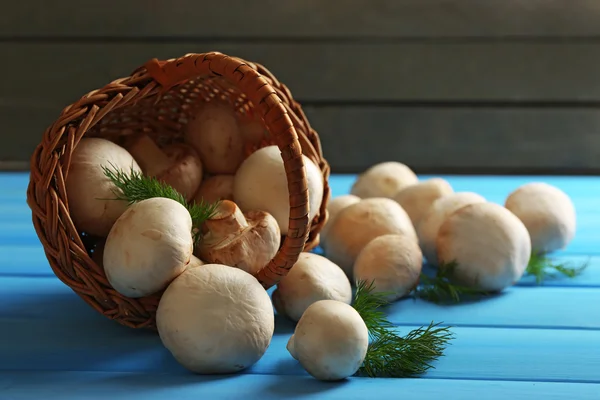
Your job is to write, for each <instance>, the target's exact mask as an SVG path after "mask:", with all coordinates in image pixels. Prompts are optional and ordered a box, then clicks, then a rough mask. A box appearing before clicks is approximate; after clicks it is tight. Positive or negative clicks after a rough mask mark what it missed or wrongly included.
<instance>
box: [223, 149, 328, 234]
mask: <svg viewBox="0 0 600 400" xmlns="http://www.w3.org/2000/svg"><path fill="white" fill-rule="evenodd" d="M302 158H303V160H304V169H305V171H306V178H307V182H308V196H309V213H308V217H309V220H310V221H312V219H313V218H314V217H315V216H316V215H317V213H318V212H319V208H320V207H321V202H322V201H323V190H324V185H323V175H322V173H321V170H320V169H319V168H318V167H317V166H316V165H315V164H314V163H313V162H312V161H311V160H310V159H309V158H308V157H306V156H305V155H303V156H302ZM233 198H234V200H235V202H236V203H237V204H238V206H239V207H240V208H241V209H242V211H244V212H246V211H249V210H263V211H266V212H268V213H269V214H271V215H272V216H273V217H275V219H276V220H277V223H278V224H279V228H280V230H281V233H282V234H283V235H286V234H287V232H288V225H289V217H290V195H289V190H288V182H287V176H286V169H285V166H284V164H283V159H282V158H281V151H280V150H279V148H278V147H277V146H267V147H263V148H262V149H259V150H257V151H255V152H254V153H252V154H251V155H250V156H249V157H248V158H246V160H244V162H243V163H242V165H240V167H239V169H238V170H237V172H236V174H235V179H234V182H233Z"/></svg>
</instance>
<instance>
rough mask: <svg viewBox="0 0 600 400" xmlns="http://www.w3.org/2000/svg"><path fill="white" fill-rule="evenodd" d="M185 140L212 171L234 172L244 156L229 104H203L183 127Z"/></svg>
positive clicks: (205, 166) (235, 121) (237, 128)
mask: <svg viewBox="0 0 600 400" xmlns="http://www.w3.org/2000/svg"><path fill="white" fill-rule="evenodd" d="M185 141H186V142H187V143H188V144H190V145H191V146H192V147H193V148H194V149H195V150H196V151H197V152H198V154H199V155H200V159H201V160H202V163H203V164H204V168H205V170H206V171H207V172H209V173H211V174H233V173H235V171H236V170H237V168H238V166H239V165H240V163H241V162H242V160H243V159H244V141H243V138H242V136H241V133H240V130H239V127H238V122H237V118H236V115H235V113H234V111H233V109H232V108H231V106H229V105H227V104H224V103H218V102H210V103H206V104H203V105H202V106H201V107H200V108H199V109H198V111H197V113H196V114H195V115H194V116H193V117H192V119H191V120H190V121H189V123H188V124H187V126H186V129H185Z"/></svg>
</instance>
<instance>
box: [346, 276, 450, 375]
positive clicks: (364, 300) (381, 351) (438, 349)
mask: <svg viewBox="0 0 600 400" xmlns="http://www.w3.org/2000/svg"><path fill="white" fill-rule="evenodd" d="M386 295H387V294H386V293H374V292H373V282H371V283H370V284H367V283H366V282H364V281H360V282H357V290H356V294H355V298H354V303H353V307H354V308H355V309H356V311H357V312H358V313H359V314H360V316H361V317H362V319H363V320H364V321H365V325H366V326H367V328H368V330H369V338H370V343H369V348H368V350H367V355H366V357H365V360H364V361H363V364H362V365H361V367H360V368H359V370H358V371H357V374H358V375H364V376H369V377H392V378H402V377H411V376H415V375H419V374H422V373H424V372H426V371H427V370H429V369H430V368H433V366H432V365H431V363H432V362H433V361H435V360H437V359H438V358H439V357H441V356H443V352H444V349H445V348H446V346H447V344H448V342H449V341H450V340H451V339H452V338H453V334H452V333H451V332H450V328H449V327H439V324H433V323H431V324H430V325H429V326H428V327H421V328H418V329H415V330H412V331H411V332H409V333H408V334H407V335H406V336H404V337H402V336H400V335H398V334H397V333H396V332H395V330H394V325H393V324H392V323H391V322H390V321H389V320H388V319H387V318H386V316H385V314H384V313H383V312H382V311H381V310H380V308H381V307H383V306H385V305H387V304H388V301H387V300H386V299H385V297H386Z"/></svg>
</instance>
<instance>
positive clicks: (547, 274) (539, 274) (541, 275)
mask: <svg viewBox="0 0 600 400" xmlns="http://www.w3.org/2000/svg"><path fill="white" fill-rule="evenodd" d="M588 264H589V260H588V261H587V262H585V263H584V264H582V265H580V266H579V267H571V266H569V265H568V264H567V263H555V262H553V261H552V260H551V259H549V258H548V257H546V256H544V255H541V254H537V253H533V254H532V255H531V258H530V259H529V263H528V264H527V269H526V270H525V274H527V275H532V276H534V277H535V281H536V283H537V284H538V285H539V284H541V283H542V282H543V281H544V280H545V279H547V278H556V277H557V273H558V274H562V275H564V276H566V277H568V278H574V277H576V276H578V275H579V274H581V273H582V272H583V270H585V269H586V268H587V266H588Z"/></svg>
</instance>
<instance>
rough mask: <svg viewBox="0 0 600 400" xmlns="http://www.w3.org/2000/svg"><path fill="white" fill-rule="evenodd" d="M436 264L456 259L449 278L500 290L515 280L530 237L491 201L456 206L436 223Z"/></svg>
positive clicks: (527, 253) (525, 261) (526, 259)
mask: <svg viewBox="0 0 600 400" xmlns="http://www.w3.org/2000/svg"><path fill="white" fill-rule="evenodd" d="M436 245H437V249H438V263H439V265H448V263H456V266H455V267H454V270H453V271H451V274H450V278H451V280H452V281H454V282H457V283H459V284H460V285H463V286H467V287H471V288H475V289H479V290H484V291H491V292H496V291H501V290H503V289H504V288H506V287H508V286H511V285H513V284H514V283H516V282H517V281H518V280H519V279H520V278H521V277H522V276H523V273H524V272H525V269H526V268H527V264H528V263H529V258H530V257H531V239H530V238H529V233H528V232H527V228H525V225H523V223H522V222H521V220H519V218H517V217H516V216H515V215H514V214H513V213H511V212H510V211H508V210H507V209H506V208H504V207H502V206H501V205H498V204H495V203H488V202H486V203H474V204H469V205H467V206H464V207H462V208H459V209H458V210H456V211H455V212H454V213H452V214H451V215H450V216H448V218H446V220H445V221H444V223H443V224H442V225H441V226H440V229H439V232H438V235H437V240H436Z"/></svg>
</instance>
